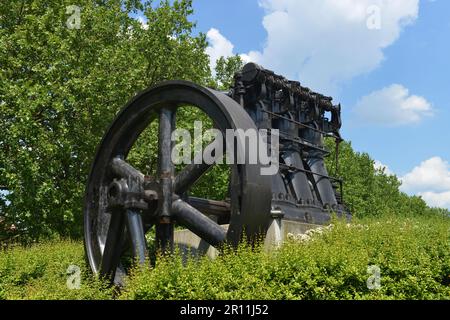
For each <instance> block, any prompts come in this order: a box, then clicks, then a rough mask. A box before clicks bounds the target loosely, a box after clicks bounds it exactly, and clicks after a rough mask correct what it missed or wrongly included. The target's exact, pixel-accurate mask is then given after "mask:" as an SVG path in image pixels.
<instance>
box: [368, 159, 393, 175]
mask: <svg viewBox="0 0 450 320" xmlns="http://www.w3.org/2000/svg"><path fill="white" fill-rule="evenodd" d="M373 167H374V168H375V170H380V171H383V170H384V173H385V174H387V175H393V174H394V173H393V172H392V171H391V169H389V167H388V166H387V165H385V164H383V163H382V162H381V161H378V160H375V163H374V165H373Z"/></svg>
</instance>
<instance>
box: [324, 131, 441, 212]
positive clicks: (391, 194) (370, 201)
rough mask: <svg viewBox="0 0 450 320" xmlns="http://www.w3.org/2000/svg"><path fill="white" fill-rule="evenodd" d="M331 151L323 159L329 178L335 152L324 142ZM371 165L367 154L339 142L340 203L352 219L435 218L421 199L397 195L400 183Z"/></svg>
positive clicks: (332, 169)
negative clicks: (385, 217) (393, 216)
mask: <svg viewBox="0 0 450 320" xmlns="http://www.w3.org/2000/svg"><path fill="white" fill-rule="evenodd" d="M326 145H327V147H328V149H330V150H332V152H331V154H330V156H329V157H328V158H327V159H326V164H327V167H328V168H329V169H330V173H331V174H332V175H333V174H334V171H335V168H336V163H335V148H334V145H333V141H332V140H327V141H326ZM374 164H375V161H374V160H373V159H372V158H371V157H370V156H369V154H367V153H359V152H355V151H354V150H353V148H352V145H351V143H350V142H342V143H341V145H340V152H339V172H338V175H339V176H340V177H341V178H342V179H343V181H344V188H343V189H344V202H345V203H346V204H347V205H348V206H349V207H350V210H351V212H352V214H353V215H355V216H356V217H368V216H382V215H386V214H388V215H404V216H413V215H425V214H435V212H436V210H433V209H431V208H429V207H428V206H427V205H426V203H425V201H423V199H422V198H420V197H416V196H412V197H411V196H408V195H407V194H405V193H403V192H401V191H400V189H399V188H400V186H401V182H400V180H399V179H398V178H397V176H395V175H390V174H387V173H386V172H385V170H384V169H375V167H374Z"/></svg>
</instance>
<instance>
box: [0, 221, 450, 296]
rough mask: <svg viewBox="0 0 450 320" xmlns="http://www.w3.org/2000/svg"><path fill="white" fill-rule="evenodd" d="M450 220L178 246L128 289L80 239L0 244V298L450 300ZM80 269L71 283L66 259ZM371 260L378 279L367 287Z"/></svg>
mask: <svg viewBox="0 0 450 320" xmlns="http://www.w3.org/2000/svg"><path fill="white" fill-rule="evenodd" d="M449 246H450V220H449V219H446V218H442V217H441V218H438V217H434V218H398V217H392V218H383V219H365V220H359V221H355V222H354V223H352V224H351V225H347V224H346V223H345V222H339V221H335V222H334V223H333V227H332V228H331V230H326V229H324V231H323V232H322V233H321V234H320V233H319V232H315V233H314V234H313V235H312V236H311V240H309V241H296V240H291V241H288V242H287V243H286V244H285V245H284V246H283V247H282V248H281V249H279V250H278V251H274V252H270V253H267V252H264V250H260V249H251V248H249V247H247V246H246V245H241V247H240V248H239V249H238V250H237V251H236V252H235V251H231V250H228V251H227V252H226V253H225V254H223V255H222V256H220V257H219V258H217V259H216V260H213V261H211V260H209V259H208V258H201V259H197V260H195V259H190V260H188V261H187V262H186V263H183V258H182V257H181V256H180V255H174V256H173V257H171V258H166V259H163V258H160V259H158V260H157V264H156V266H155V267H153V268H136V269H135V270H134V271H133V272H132V274H131V276H130V277H129V278H128V280H127V284H126V287H125V289H124V290H123V291H122V292H121V293H118V292H114V290H113V289H111V288H107V287H106V286H105V284H102V283H101V282H100V281H98V280H96V279H95V278H94V277H93V276H92V275H91V273H90V272H89V271H88V267H87V266H86V265H85V262H84V254H83V246H82V244H80V243H78V242H72V241H60V242H54V243H45V244H39V245H36V246H33V247H31V248H22V247H17V248H13V249H10V250H8V251H4V252H1V253H0V298H2V299H113V298H119V299H194V300H196V299H213V300H214V299H238V300H239V299H293V300H297V299H304V300H307V299H450V250H449ZM70 265H78V266H79V267H80V268H81V288H80V289H79V290H69V289H68V288H67V285H66V281H67V279H68V275H67V268H68V266H70ZM369 266H377V267H379V268H380V271H381V273H380V275H381V282H380V284H381V287H380V289H379V290H369V289H368V286H367V281H368V279H369V277H370V276H371V274H370V273H368V267H369Z"/></svg>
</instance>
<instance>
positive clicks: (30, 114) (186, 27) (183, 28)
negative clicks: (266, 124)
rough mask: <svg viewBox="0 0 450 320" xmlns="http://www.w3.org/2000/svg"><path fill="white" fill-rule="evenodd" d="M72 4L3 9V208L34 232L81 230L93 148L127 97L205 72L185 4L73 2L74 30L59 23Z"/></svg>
mask: <svg viewBox="0 0 450 320" xmlns="http://www.w3.org/2000/svg"><path fill="white" fill-rule="evenodd" d="M72 4H73V2H72V1H67V0H66V1H61V0H58V1H56V0H45V1H44V0H33V1H28V0H23V1H6V2H4V3H2V5H1V7H0V65H1V73H0V126H1V130H0V185H4V187H5V188H6V190H7V193H6V196H4V198H5V199H4V201H0V206H1V208H0V214H1V215H3V216H4V220H5V221H6V222H5V223H9V224H15V226H16V227H18V229H19V230H20V231H21V232H23V233H25V234H26V235H27V236H29V237H31V238H37V237H39V236H49V235H52V234H54V233H57V234H61V235H66V236H69V235H70V236H76V235H79V234H80V231H81V228H82V217H81V204H82V196H83V192H84V186H85V182H86V177H87V175H88V171H89V167H90V164H91V161H92V158H93V155H94V152H95V148H96V145H97V144H98V143H99V142H100V139H101V137H102V135H103V134H104V132H105V130H106V128H107V127H108V125H109V124H110V123H111V121H112V119H113V118H114V116H115V114H116V113H117V112H118V110H119V109H120V108H121V107H122V106H123V105H124V104H125V103H126V101H128V100H129V99H130V98H131V97H132V96H133V95H134V94H135V93H137V92H138V91H140V90H143V89H145V88H147V87H149V86H151V85H153V84H155V83H156V82H159V81H162V80H166V79H187V80H192V81H195V82H198V83H203V82H204V81H205V79H206V77H207V76H208V75H209V67H208V57H207V55H206V54H205V48H206V46H207V43H206V40H205V36H204V35H203V34H200V35H198V36H193V35H192V29H193V27H194V24H193V23H192V22H191V21H190V20H189V16H190V15H191V13H192V7H191V1H190V0H179V1H170V2H169V1H162V2H160V3H159V4H157V5H156V4H155V3H152V1H147V2H146V3H145V4H141V2H140V1H137V0H135V1H131V0H127V1H123V0H122V1H121V0H107V1H91V0H79V1H77V5H78V6H79V7H80V8H81V15H80V22H81V25H80V28H79V29H76V28H75V29H69V28H68V27H67V24H66V21H67V20H68V19H69V17H70V14H68V13H67V6H70V5H72ZM138 12H143V13H144V14H145V16H146V18H147V20H148V27H147V26H144V25H143V24H141V22H139V21H138V20H137V19H134V18H132V17H131V16H132V14H137V13H138ZM0 229H1V228H0Z"/></svg>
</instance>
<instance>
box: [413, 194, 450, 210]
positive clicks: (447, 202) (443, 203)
mask: <svg viewBox="0 0 450 320" xmlns="http://www.w3.org/2000/svg"><path fill="white" fill-rule="evenodd" d="M419 195H420V196H421V197H422V198H423V200H425V202H426V203H427V204H428V205H429V206H431V207H437V208H447V209H450V191H447V192H440V193H436V192H421V193H419Z"/></svg>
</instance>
